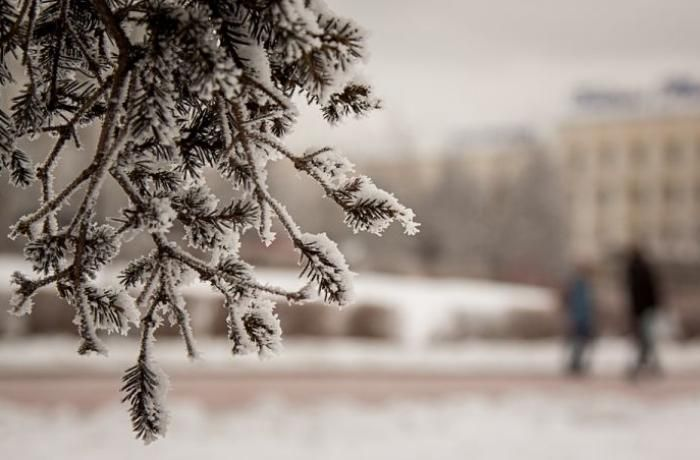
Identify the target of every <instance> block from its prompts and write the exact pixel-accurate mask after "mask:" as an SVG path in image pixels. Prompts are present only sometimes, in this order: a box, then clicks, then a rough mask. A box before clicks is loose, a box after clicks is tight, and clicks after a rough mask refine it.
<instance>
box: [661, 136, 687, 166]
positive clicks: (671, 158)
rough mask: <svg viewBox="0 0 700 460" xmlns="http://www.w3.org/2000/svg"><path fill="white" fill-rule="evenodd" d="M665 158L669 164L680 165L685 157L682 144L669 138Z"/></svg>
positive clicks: (665, 148)
mask: <svg viewBox="0 0 700 460" xmlns="http://www.w3.org/2000/svg"><path fill="white" fill-rule="evenodd" d="M664 158H665V163H666V165H667V166H676V165H678V164H679V163H680V162H681V161H682V159H683V150H682V148H681V144H680V143H679V142H678V141H676V140H674V139H668V140H667V141H666V144H665V145H664Z"/></svg>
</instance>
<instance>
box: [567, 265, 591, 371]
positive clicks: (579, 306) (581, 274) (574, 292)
mask: <svg viewBox="0 0 700 460" xmlns="http://www.w3.org/2000/svg"><path fill="white" fill-rule="evenodd" d="M564 307H565V309H566V310H565V313H566V317H567V320H568V327H569V342H570V344H571V354H570V358H569V365H568V368H567V370H568V372H569V373H570V374H572V375H583V374H584V373H585V372H586V370H587V369H588V365H587V364H588V363H587V362H586V359H587V354H588V349H589V348H590V345H591V343H592V341H593V335H594V330H595V327H594V313H595V306H594V295H593V287H592V282H591V279H590V269H589V267H588V266H586V265H584V264H579V265H578V266H577V267H576V269H575V270H574V273H573V275H572V276H571V279H570V280H569V282H568V283H567V286H566V289H565V292H564Z"/></svg>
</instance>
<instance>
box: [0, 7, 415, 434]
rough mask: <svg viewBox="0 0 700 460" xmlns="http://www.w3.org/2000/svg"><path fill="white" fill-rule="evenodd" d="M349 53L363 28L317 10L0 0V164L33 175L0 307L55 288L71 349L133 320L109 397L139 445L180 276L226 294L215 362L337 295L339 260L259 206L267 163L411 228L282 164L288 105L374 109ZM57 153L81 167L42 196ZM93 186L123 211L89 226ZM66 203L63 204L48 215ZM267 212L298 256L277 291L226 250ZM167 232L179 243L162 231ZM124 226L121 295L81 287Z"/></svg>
mask: <svg viewBox="0 0 700 460" xmlns="http://www.w3.org/2000/svg"><path fill="white" fill-rule="evenodd" d="M365 55H366V52H365V42H364V34H363V32H362V30H361V29H360V28H359V27H358V26H357V25H355V24H354V23H353V22H352V21H351V20H348V19H345V18H342V17H338V16H336V15H335V14H334V13H333V12H332V11H330V10H329V9H328V8H327V7H326V6H325V5H324V4H323V3H322V1H321V0H268V1H264V2H262V1H258V0H221V1H217V0H189V1H187V0H0V57H1V58H2V60H1V61H0V85H2V90H3V91H6V90H9V89H10V88H13V90H14V92H15V93H16V94H17V96H16V97H14V99H13V100H12V104H11V108H10V111H9V112H5V111H2V110H0V172H4V171H7V173H8V176H9V180H10V182H12V183H13V184H14V185H17V186H19V187H27V186H29V185H30V184H31V183H32V182H34V181H36V182H38V184H39V188H40V192H41V194H40V199H39V203H38V207H37V208H36V209H35V210H34V211H33V212H31V213H29V214H27V215H25V216H23V217H22V218H20V219H19V221H18V222H17V223H16V225H15V226H14V227H13V228H12V232H11V236H12V237H24V238H26V239H27V243H26V246H25V251H24V254H25V257H26V259H27V260H28V261H30V262H31V264H32V267H33V269H34V272H35V273H34V275H27V274H22V273H15V274H14V275H13V277H12V283H13V285H14V288H15V291H14V294H13V297H12V305H11V311H12V312H13V313H15V314H18V315H23V314H28V313H30V312H31V309H32V296H33V295H34V294H35V293H36V291H37V290H38V289H40V288H42V287H44V286H48V285H54V286H56V288H57V291H58V293H59V295H60V296H61V297H62V298H64V299H65V300H66V301H67V302H68V303H69V304H70V305H72V306H73V308H74V309H75V314H76V316H75V324H76V325H77V330H78V334H79V336H80V339H81V341H80V345H79V347H78V351H79V353H81V354H87V353H93V352H94V353H106V352H107V350H106V347H105V345H104V344H103V343H102V340H101V339H100V334H101V333H102V332H103V331H104V332H107V333H120V334H126V333H127V332H128V329H129V325H130V324H136V325H140V327H141V335H142V340H141V347H140V348H141V349H140V352H139V357H138V361H137V364H136V365H135V366H134V367H132V368H130V369H129V370H128V371H127V372H126V374H125V376H124V388H123V391H124V393H125V396H124V401H125V402H128V403H129V405H130V412H131V418H132V422H133V425H134V430H135V431H136V433H137V435H138V437H140V438H142V439H144V440H146V441H151V440H153V439H155V438H157V437H159V436H162V435H163V434H164V432H165V428H166V422H167V411H166V409H165V408H164V407H163V402H164V397H165V392H166V389H167V383H166V382H165V381H163V375H164V374H163V373H162V371H161V370H160V368H159V367H158V366H157V364H156V363H155V361H154V359H153V356H152V355H153V351H152V348H153V345H154V341H155V337H156V335H155V334H156V330H157V328H158V325H160V324H161V323H162V322H163V321H166V320H169V321H170V322H171V323H172V324H173V325H177V326H178V328H179V329H180V332H181V335H182V338H183V341H184V343H185V349H186V352H187V354H188V355H189V356H190V357H195V356H196V354H197V351H196V344H195V339H194V334H193V331H192V329H191V326H190V317H189V313H188V309H187V305H186V303H185V301H184V297H183V295H182V292H181V291H182V287H183V286H184V285H185V284H187V283H188V282H190V281H192V280H195V279H199V280H201V281H202V282H205V283H208V284H210V285H211V286H212V287H213V288H214V289H215V290H216V291H218V292H219V293H220V294H221V295H222V296H223V298H224V299H225V302H224V304H225V308H226V310H227V325H228V330H229V334H228V335H229V338H230V339H231V341H232V350H233V352H234V354H242V353H257V354H259V355H261V356H266V355H268V354H270V353H273V352H275V351H277V350H278V349H279V348H280V339H281V334H282V332H281V330H280V327H279V321H278V320H277V317H276V315H275V313H274V306H275V304H274V299H279V298H282V299H286V300H289V301H292V302H299V301H304V300H309V299H311V298H314V297H315V296H320V297H321V298H322V299H324V300H325V301H326V302H328V303H330V304H335V305H339V306H342V305H346V304H348V303H349V302H351V301H352V277H353V274H352V272H351V271H350V269H349V267H348V265H347V264H346V263H345V259H344V257H343V255H342V254H341V253H340V251H339V250H338V248H337V246H336V244H335V243H334V242H332V241H331V240H330V239H329V238H328V237H327V236H326V235H325V234H310V233H307V232H304V231H303V230H301V229H300V228H299V227H298V226H297V224H296V222H295V221H294V218H293V216H291V215H290V214H289V213H288V212H287V210H286V208H285V206H284V204H283V202H282V201H281V200H280V199H279V198H278V197H276V196H273V194H272V193H271V192H270V190H269V189H268V185H267V170H268V166H269V164H270V162H273V161H284V162H286V163H288V165H289V167H290V168H291V169H296V170H299V171H302V172H304V173H306V174H308V176H309V177H310V178H311V179H312V180H314V181H316V182H317V183H318V184H319V187H320V190H322V192H323V193H324V194H325V195H326V196H327V197H328V198H329V199H331V200H333V201H334V202H336V203H337V204H338V205H339V206H340V207H341V208H342V209H343V211H344V212H345V216H346V217H345V220H346V222H347V223H348V225H349V226H350V227H351V228H352V229H353V230H354V231H369V232H372V233H376V234H381V233H382V232H383V231H384V230H385V229H386V228H387V227H388V226H389V225H390V224H391V223H392V222H394V221H397V222H399V223H400V224H401V225H403V226H404V228H405V231H406V233H408V234H413V233H416V232H417V230H418V225H417V224H416V223H414V221H413V212H412V211H411V210H410V209H408V208H405V207H403V206H402V205H401V204H400V203H399V202H398V201H397V200H396V198H395V197H394V196H393V195H391V194H390V193H388V192H385V191H383V190H380V189H379V188H377V186H376V185H375V184H374V183H373V182H372V180H371V179H369V178H368V177H366V176H362V175H359V174H356V173H355V171H354V166H353V165H352V164H351V163H350V162H349V161H348V160H347V159H346V158H344V157H343V156H342V155H341V154H339V153H338V152H337V151H335V150H333V149H331V148H323V149H320V150H313V151H307V152H301V153H294V152H292V151H290V150H289V149H287V148H286V146H285V145H284V143H283V138H284V136H285V134H286V133H288V132H289V131H290V129H291V127H292V126H293V125H294V123H295V119H296V117H297V110H296V108H295V107H294V104H293V103H292V97H293V96H294V95H302V96H303V97H304V98H305V99H306V102H307V103H308V104H310V105H316V106H318V107H319V108H320V109H321V111H322V113H323V116H324V117H325V118H326V119H327V120H328V121H329V122H330V123H337V122H339V121H341V119H342V118H344V117H346V116H349V115H354V116H361V115H363V114H365V113H366V112H368V111H370V110H373V109H376V108H379V107H380V102H379V101H378V99H377V98H376V97H375V96H374V95H373V93H372V89H371V87H370V86H369V85H368V84H366V83H364V82H362V80H361V79H360V78H357V75H356V70H355V67H356V65H357V63H358V62H360V61H361V60H362V59H363V58H364V57H365ZM18 68H21V69H22V71H23V72H21V74H20V73H18V72H17V71H16V69H18ZM88 125H93V126H95V128H96V129H97V130H99V136H98V139H97V142H96V144H95V145H88V144H86V143H85V142H83V140H82V139H81V133H82V131H81V128H83V127H85V126H88ZM45 134H48V135H51V136H53V137H54V138H55V140H54V141H53V146H52V147H51V148H50V149H49V151H48V152H45V156H44V157H43V158H34V159H32V158H30V155H28V154H27V152H25V151H24V150H22V148H21V147H22V146H26V142H21V141H22V140H24V139H29V140H31V139H34V138H36V137H38V136H42V135H45ZM71 144H75V145H76V146H77V147H82V148H83V149H85V150H86V151H87V152H88V153H90V154H91V155H92V156H91V160H90V163H89V164H88V165H87V166H85V167H84V168H83V169H82V170H80V171H76V172H75V175H74V177H73V178H71V179H70V180H69V181H68V183H67V184H65V185H63V186H61V187H56V185H55V183H54V171H55V169H56V167H57V165H58V164H60V163H61V162H62V161H64V158H63V154H64V152H65V150H66V148H67V147H68V146H69V145H71ZM32 160H34V161H37V163H36V165H34V164H33V163H32ZM207 168H211V169H213V170H215V171H216V172H218V174H219V175H220V176H221V177H223V178H225V179H226V180H228V181H229V182H230V184H231V187H232V189H233V190H234V191H235V193H234V196H235V198H234V199H233V200H232V201H229V202H225V203H222V202H220V199H219V198H218V197H217V196H215V195H214V194H213V193H212V192H211V191H210V189H209V187H208V184H207V180H206V177H205V175H204V170H205V169H207ZM106 181H114V182H115V183H116V184H117V185H118V187H119V189H120V190H121V191H122V192H123V193H124V196H125V200H126V201H127V203H128V204H127V205H126V206H125V207H124V208H123V210H122V211H121V212H120V215H118V216H112V218H111V219H109V220H107V221H103V220H101V219H99V218H98V217H97V216H98V212H97V211H98V209H97V200H98V197H99V196H100V193H101V191H102V189H103V186H104V184H105V182H106ZM69 199H72V201H73V203H75V204H76V206H75V209H74V210H73V208H70V209H71V210H72V211H71V213H70V219H69V220H67V221H63V220H61V219H60V218H59V211H60V210H61V209H62V208H63V207H64V206H65V205H67V203H68V200H69ZM274 221H277V222H278V223H279V224H280V225H281V227H282V228H283V229H284V232H285V233H286V237H287V238H289V239H290V240H291V242H292V243H293V244H294V246H295V248H296V249H297V251H298V253H299V256H300V261H301V262H300V263H301V269H300V277H301V278H303V279H304V280H303V281H302V282H300V287H299V288H298V289H297V290H294V291H287V290H284V289H281V288H279V287H275V286H270V285H267V284H263V283H260V282H259V281H257V280H256V277H255V273H254V268H253V267H252V266H250V265H249V264H248V263H246V262H245V261H244V260H242V259H241V258H240V256H239V252H238V249H239V244H240V243H239V242H240V238H241V235H242V234H243V233H245V232H247V231H255V232H257V233H258V234H259V236H260V238H261V240H262V241H264V242H265V243H266V244H270V243H271V242H272V240H273V239H274V238H275V236H276V235H275V233H274V232H273V231H272V225H273V222H274ZM173 228H177V229H182V230H183V231H184V235H185V237H184V239H185V241H184V242H179V241H175V240H174V239H172V238H171V230H172V229H173ZM137 233H143V234H146V235H148V237H149V238H150V241H151V242H152V245H153V249H152V251H151V252H150V253H149V254H147V255H145V256H143V257H141V258H139V259H136V260H132V261H130V263H129V264H128V266H127V267H126V268H125V269H124V270H123V271H122V273H121V285H120V286H118V287H114V286H112V287H104V286H99V285H97V284H96V283H95V281H94V280H95V278H96V277H97V275H98V274H99V273H100V272H101V271H102V270H103V269H104V268H105V267H106V266H108V265H109V264H111V263H112V261H113V260H114V259H115V258H116V257H117V256H118V255H119V253H120V250H121V247H122V244H123V243H124V244H127V243H128V241H129V239H130V238H131V237H132V236H133V235H134V234H137ZM183 243H184V244H183ZM189 246H191V247H193V248H196V250H197V251H198V252H197V253H192V252H190V251H189V250H188V249H187V247H189ZM201 254H206V255H205V256H202V255H201ZM133 293H135V295H136V296H137V297H136V299H134V298H133V297H132V294H133Z"/></svg>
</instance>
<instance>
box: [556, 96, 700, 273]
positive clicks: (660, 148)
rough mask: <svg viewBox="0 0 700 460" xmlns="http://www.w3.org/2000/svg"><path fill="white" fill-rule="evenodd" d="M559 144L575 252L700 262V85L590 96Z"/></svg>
mask: <svg viewBox="0 0 700 460" xmlns="http://www.w3.org/2000/svg"><path fill="white" fill-rule="evenodd" d="M558 146H559V151H560V152H562V153H563V155H561V156H560V160H561V167H562V172H563V178H564V184H565V197H566V201H567V206H566V210H567V212H566V215H567V226H568V233H569V241H570V251H571V254H572V256H574V257H586V258H592V259H594V260H600V259H601V258H604V257H606V256H609V255H611V254H614V253H616V252H618V251H620V250H624V249H625V248H626V247H628V246H629V245H631V244H640V245H642V246H644V247H646V248H648V249H649V250H651V251H652V252H653V253H654V255H655V256H656V257H657V258H659V259H660V260H663V261H665V262H671V263H697V262H698V261H700V88H698V87H697V86H692V85H687V84H681V83H677V84H669V85H667V86H666V87H665V88H663V89H662V90H660V91H658V92H656V93H653V94H637V93H597V94H587V95H585V96H582V97H581V98H580V100H579V106H578V108H577V112H576V114H575V115H574V116H573V117H572V118H571V119H569V120H568V121H567V122H565V123H564V124H563V125H562V126H561V127H560V129H559V135H558Z"/></svg>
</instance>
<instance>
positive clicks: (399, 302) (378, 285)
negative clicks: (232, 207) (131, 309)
mask: <svg viewBox="0 0 700 460" xmlns="http://www.w3.org/2000/svg"><path fill="white" fill-rule="evenodd" d="M28 268H29V267H28V264H27V263H26V262H24V261H23V260H21V259H19V258H11V257H7V258H4V259H2V260H0V295H2V293H3V291H4V292H7V289H9V279H10V276H11V274H12V272H13V271H15V270H25V271H29V270H28ZM116 273H117V272H116V271H115V272H114V273H111V274H107V275H104V276H103V277H102V279H101V280H98V282H99V281H102V282H107V281H110V282H114V278H115V276H116ZM256 273H257V275H258V277H259V278H260V280H261V281H262V282H264V283H269V284H272V285H276V286H282V287H285V288H288V289H296V288H298V287H300V286H301V284H302V281H301V280H300V279H299V277H298V272H297V271H292V270H257V271H256ZM354 283H355V294H354V297H355V305H374V306H379V307H382V308H387V309H390V310H393V311H395V313H396V317H397V319H398V324H397V329H398V334H399V338H400V339H401V340H402V341H403V342H404V343H406V344H412V345H424V344H426V343H427V342H429V341H430V339H431V337H433V336H434V335H435V333H436V331H440V330H444V329H445V328H446V327H447V326H448V325H449V324H450V322H451V321H452V320H453V319H454V317H455V314H458V313H462V314H467V315H470V317H471V318H474V320H475V321H477V320H478V319H487V320H489V321H504V320H505V318H506V317H507V316H508V315H509V314H510V313H512V312H514V311H517V310H520V311H522V310H530V311H541V312H547V311H553V310H554V308H555V306H556V298H555V295H554V293H553V292H552V291H550V290H548V289H542V288H537V287H530V286H523V285H513V284H507V283H497V282H490V281H480V280H472V279H457V278H452V279H450V278H441V279H430V278H421V277H411V276H397V275H386V274H378V273H367V272H362V273H360V274H359V275H358V276H357V277H355V280H354ZM184 292H185V293H189V294H191V295H196V296H197V297H198V298H202V297H205V296H215V295H217V294H215V293H214V292H213V291H212V289H211V288H210V287H209V286H207V285H204V284H202V283H196V284H193V285H191V286H189V287H188V288H186V289H185V291H184ZM0 298H1V297H0ZM350 308H352V307H350Z"/></svg>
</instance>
